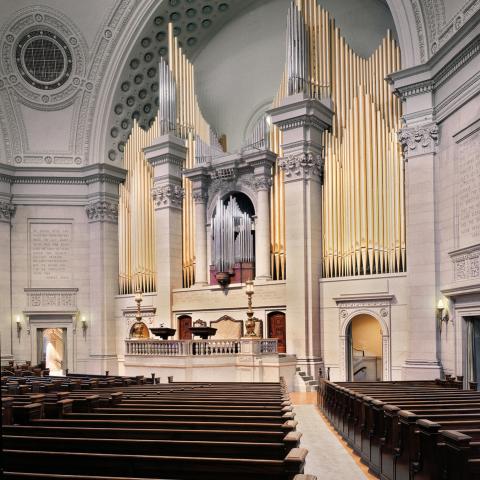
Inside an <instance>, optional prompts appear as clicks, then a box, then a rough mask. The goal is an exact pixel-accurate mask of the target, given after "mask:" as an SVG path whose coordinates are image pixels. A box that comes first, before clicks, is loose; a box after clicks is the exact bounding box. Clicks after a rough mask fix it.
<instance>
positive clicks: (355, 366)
mask: <svg viewBox="0 0 480 480" xmlns="http://www.w3.org/2000/svg"><path fill="white" fill-rule="evenodd" d="M346 343H347V344H346V349H347V359H348V360H347V363H348V365H347V372H348V381H350V382H352V381H353V382H379V381H381V380H382V365H383V352H382V329H381V326H380V323H379V322H378V320H377V319H376V318H375V317H373V316H371V315H367V314H361V315H357V316H356V317H354V318H353V319H352V321H351V322H350V324H349V325H348V329H347V342H346Z"/></svg>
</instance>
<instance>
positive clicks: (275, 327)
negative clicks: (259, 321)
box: [268, 312, 287, 353]
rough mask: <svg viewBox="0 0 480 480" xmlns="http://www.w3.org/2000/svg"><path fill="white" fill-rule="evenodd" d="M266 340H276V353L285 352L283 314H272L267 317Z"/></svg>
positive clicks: (285, 335)
mask: <svg viewBox="0 0 480 480" xmlns="http://www.w3.org/2000/svg"><path fill="white" fill-rule="evenodd" d="M268 338H277V339H278V353H286V352H287V332H286V325H285V314H284V313H282V312H273V313H270V314H269V315H268Z"/></svg>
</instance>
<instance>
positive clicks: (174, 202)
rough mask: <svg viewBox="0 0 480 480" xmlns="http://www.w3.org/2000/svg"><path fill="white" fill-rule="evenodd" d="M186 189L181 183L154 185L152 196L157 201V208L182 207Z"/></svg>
mask: <svg viewBox="0 0 480 480" xmlns="http://www.w3.org/2000/svg"><path fill="white" fill-rule="evenodd" d="M184 193H185V192H184V190H183V188H182V187H181V186H180V185H173V184H170V183H168V184H166V185H159V186H154V187H153V188H152V197H153V201H154V203H155V209H160V208H167V207H176V208H181V207H182V201H183V196H184Z"/></svg>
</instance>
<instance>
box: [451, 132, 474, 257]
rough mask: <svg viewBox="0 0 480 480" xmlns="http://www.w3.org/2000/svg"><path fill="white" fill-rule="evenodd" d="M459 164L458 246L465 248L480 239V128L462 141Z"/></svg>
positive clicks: (459, 149) (457, 189)
mask: <svg viewBox="0 0 480 480" xmlns="http://www.w3.org/2000/svg"><path fill="white" fill-rule="evenodd" d="M456 165H457V168H456V171H457V182H456V184H457V185H456V202H455V203H456V211H457V222H458V243H457V246H458V247H460V248H462V247H468V246H470V245H474V244H476V243H479V242H480V130H477V131H476V132H475V133H473V134H472V135H470V136H468V137H466V138H465V139H463V140H462V141H461V142H460V143H459V145H458V155H457V162H456Z"/></svg>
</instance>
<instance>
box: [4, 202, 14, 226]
mask: <svg viewBox="0 0 480 480" xmlns="http://www.w3.org/2000/svg"><path fill="white" fill-rule="evenodd" d="M15 210H16V206H15V205H13V204H12V203H9V202H0V221H3V222H9V221H10V220H11V218H12V217H13V216H14V215H15Z"/></svg>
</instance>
